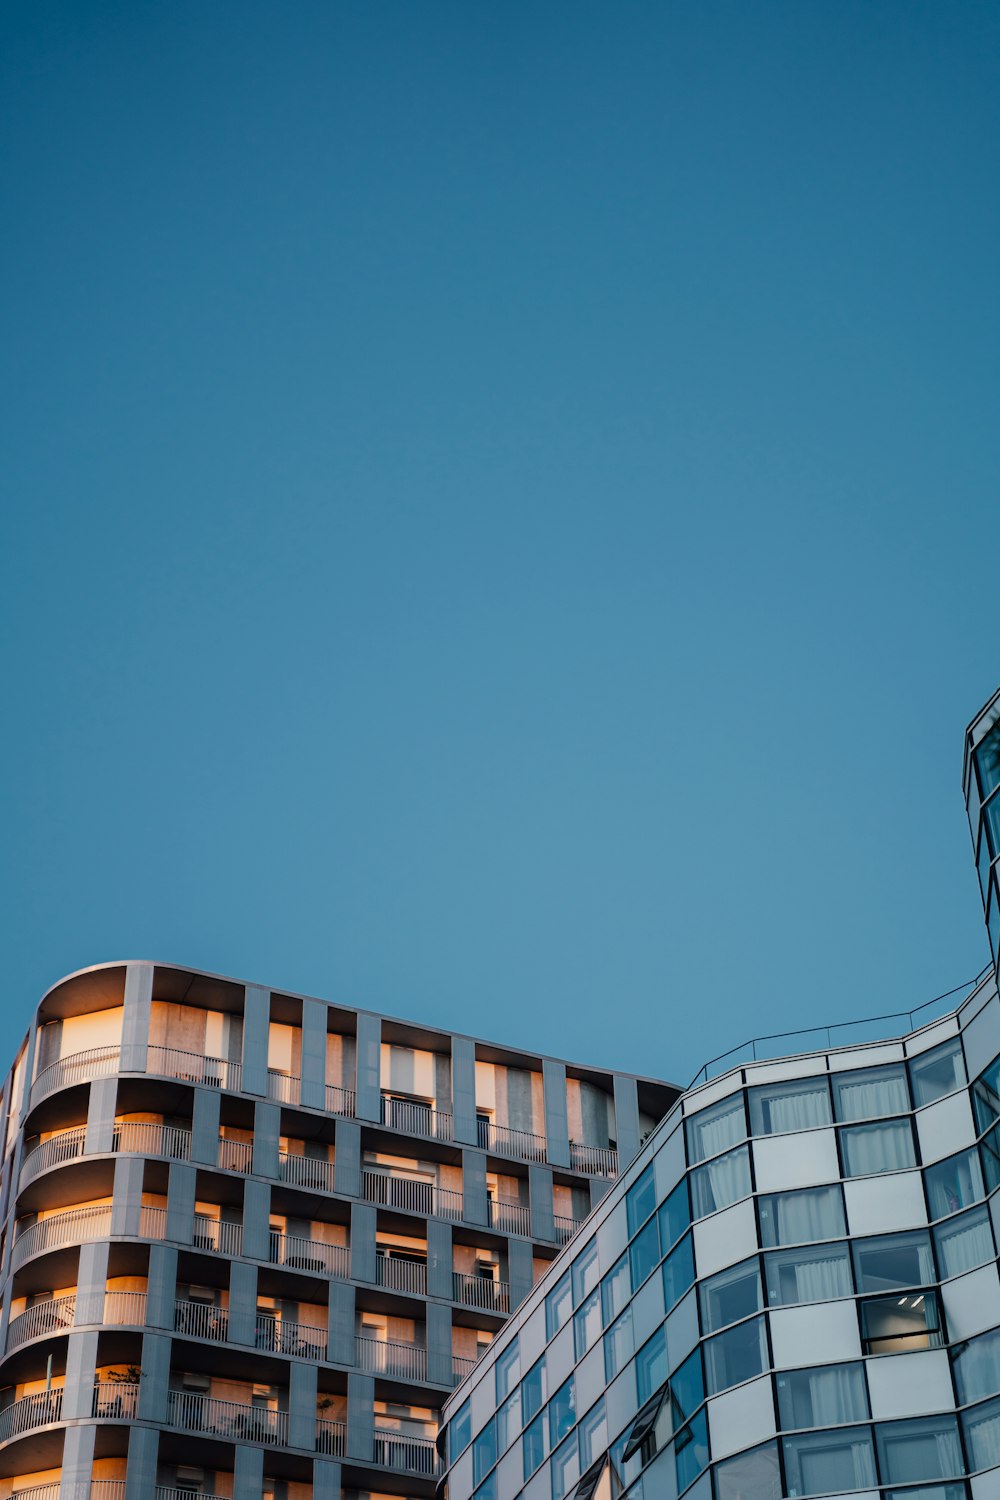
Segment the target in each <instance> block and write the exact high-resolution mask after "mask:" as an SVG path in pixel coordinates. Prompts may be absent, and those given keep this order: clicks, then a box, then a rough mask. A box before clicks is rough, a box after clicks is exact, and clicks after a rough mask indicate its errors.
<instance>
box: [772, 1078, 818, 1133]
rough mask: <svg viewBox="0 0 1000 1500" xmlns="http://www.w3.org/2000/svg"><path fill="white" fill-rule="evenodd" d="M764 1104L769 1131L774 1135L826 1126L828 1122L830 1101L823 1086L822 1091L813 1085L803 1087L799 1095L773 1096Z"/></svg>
mask: <svg viewBox="0 0 1000 1500" xmlns="http://www.w3.org/2000/svg"><path fill="white" fill-rule="evenodd" d="M765 1103H766V1106H767V1112H768V1114H769V1116H770V1120H771V1131H772V1132H773V1133H775V1134H778V1133H780V1132H782V1131H786V1130H810V1129H812V1127H813V1126H814V1125H827V1124H829V1121H830V1101H829V1098H828V1096H827V1092H826V1087H825V1085H824V1087H823V1088H822V1089H817V1088H816V1086H815V1084H813V1085H811V1086H808V1087H807V1086H805V1085H803V1089H802V1092H801V1093H794V1094H775V1095H774V1096H773V1097H772V1098H770V1099H767V1100H765Z"/></svg>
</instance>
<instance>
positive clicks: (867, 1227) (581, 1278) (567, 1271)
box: [442, 694, 1000, 1500]
mask: <svg viewBox="0 0 1000 1500" xmlns="http://www.w3.org/2000/svg"><path fill="white" fill-rule="evenodd" d="M964 777H965V780H964V791H965V794H966V800H967V806H968V810H969V820H970V826H971V829H972V836H973V842H974V847H975V857H976V864H977V869H978V872H979V879H980V884H981V888H982V892H983V903H984V910H985V913H986V919H987V926H988V930H989V934H990V943H991V948H992V953H993V958H994V964H995V963H996V960H997V958H998V946H1000V884H998V874H1000V863H998V861H997V859H996V856H997V855H998V853H1000V694H998V695H997V696H996V697H994V699H993V700H992V701H991V703H990V704H988V705H987V707H986V708H985V709H983V711H982V712H981V713H980V714H979V715H977V717H976V719H975V720H974V721H973V723H972V725H971V726H970V727H969V730H968V731H967V735H966V754H965V768H964ZM969 989H970V991H971V992H969V993H966V994H964V996H963V998H962V1000H961V1003H960V1004H958V1005H957V1006H955V1001H954V999H951V1000H949V1001H947V1006H948V1007H952V1006H954V1007H955V1008H954V1009H949V1011H948V1013H947V1014H944V1015H941V1014H940V1009H941V1007H940V1006H938V1007H936V1008H935V1009H934V1010H933V1011H931V1012H927V1011H925V1012H924V1013H923V1014H922V1015H919V1016H918V1015H913V1016H908V1017H902V1018H899V1019H898V1022H897V1024H895V1025H893V1024H892V1023H891V1022H889V1023H888V1024H884V1025H882V1026H877V1025H872V1026H870V1027H868V1028H867V1038H868V1039H867V1040H865V1041H858V1040H855V1039H854V1038H853V1037H851V1036H850V1035H848V1034H846V1032H845V1031H843V1030H841V1031H839V1032H838V1029H837V1028H831V1033H830V1034H829V1035H828V1036H825V1037H823V1045H822V1047H821V1048H820V1049H819V1050H811V1049H814V1048H815V1047H816V1041H817V1037H816V1034H815V1032H813V1033H810V1034H809V1035H808V1042H807V1043H806V1042H800V1045H802V1046H803V1047H805V1046H806V1045H807V1046H808V1047H809V1049H810V1050H801V1051H796V1048H795V1045H794V1043H793V1042H789V1043H784V1044H782V1050H783V1052H784V1053H785V1054H786V1055H784V1056H781V1057H775V1056H773V1055H772V1056H770V1057H768V1056H766V1055H762V1052H761V1049H759V1048H757V1047H754V1046H752V1045H751V1046H749V1047H748V1048H747V1049H745V1050H741V1052H740V1054H739V1055H730V1056H729V1057H727V1058H725V1059H722V1060H720V1061H719V1063H718V1065H717V1066H716V1067H714V1068H711V1069H708V1070H706V1071H705V1073H704V1074H703V1076H702V1077H701V1078H700V1079H699V1080H698V1081H697V1082H696V1084H695V1085H694V1086H692V1087H691V1088H690V1089H689V1090H688V1091H687V1092H686V1093H685V1094H684V1096H683V1097H682V1098H681V1099H680V1100H678V1102H677V1103H676V1104H675V1106H674V1107H673V1109H672V1110H671V1111H670V1113H669V1114H668V1115H667V1117H666V1118H665V1119H664V1120H663V1121H662V1122H661V1124H660V1125H659V1126H658V1127H657V1129H656V1130H655V1131H654V1132H653V1134H652V1136H651V1137H650V1138H649V1140H648V1141H647V1142H646V1143H645V1145H644V1146H643V1148H642V1150H641V1152H640V1153H639V1156H638V1157H637V1158H636V1159H635V1160H634V1161H633V1162H632V1163H631V1165H630V1166H628V1168H627V1169H626V1170H625V1171H624V1172H623V1173H622V1175H621V1176H620V1177H619V1178H618V1180H617V1181H616V1182H615V1183H614V1184H613V1186H612V1187H611V1188H610V1190H609V1192H608V1193H607V1195H606V1196H605V1197H604V1198H603V1199H602V1200H601V1201H600V1202H599V1204H598V1205H597V1207H596V1209H595V1211H594V1212H593V1213H592V1214H591V1216H590V1218H589V1219H588V1220H587V1223H586V1225H585V1226H584V1227H583V1228H582V1229H581V1230H580V1232H579V1233H578V1235H577V1236H576V1238H575V1239H574V1241H573V1242H572V1244H570V1245H568V1246H567V1247H565V1248H564V1249H563V1251H562V1252H561V1254H560V1255H559V1256H558V1258H557V1259H556V1260H555V1261H554V1263H553V1264H552V1265H551V1266H550V1267H548V1268H547V1270H546V1272H545V1275H544V1276H543V1277H542V1279H541V1280H540V1281H539V1282H538V1284H537V1285H536V1286H535V1287H534V1288H533V1289H532V1291H531V1292H530V1293H529V1295H528V1297H527V1298H526V1299H525V1301H524V1302H523V1303H522V1304H521V1306H520V1307H519V1308H517V1310H516V1311H515V1313H514V1315H513V1316H512V1317H511V1319H510V1320H509V1322H508V1323H507V1324H506V1325H505V1326H504V1328H503V1329H502V1330H501V1331H500V1333H499V1334H498V1335H497V1338H496V1339H495V1340H494V1341H493V1343H492V1344H491V1345H490V1347H489V1349H488V1350H487V1351H486V1352H485V1354H484V1355H483V1357H482V1359H481V1360H480V1361H479V1363H478V1364H477V1365H476V1367H475V1369H474V1371H473V1372H472V1374H471V1375H469V1376H468V1377H466V1379H465V1380H464V1381H463V1382H462V1384H461V1385H460V1386H459V1388H458V1389H457V1390H456V1391H455V1392H454V1393H453V1394H452V1395H451V1396H450V1397H449V1399H448V1401H447V1403H446V1405H445V1411H444V1418H445V1423H446V1430H445V1432H444V1434H443V1435H442V1436H443V1440H444V1441H443V1444H442V1446H443V1447H444V1449H445V1452H446V1454H447V1475H446V1481H445V1484H444V1486H443V1491H444V1493H445V1494H446V1495H447V1500H616V1497H618V1496H623V1497H625V1500H675V1497H678V1496H680V1495H683V1496H684V1497H685V1500H781V1497H783V1496H811V1497H820V1496H823V1497H833V1496H845V1495H850V1496H852V1497H853V1500H880V1497H881V1500H998V1497H1000V1275H998V1265H997V1249H998V1246H1000V1193H998V1189H1000V1000H998V996H997V980H996V973H995V970H994V968H993V967H991V968H989V969H987V970H986V971H984V973H983V974H982V975H980V977H979V979H978V980H977V981H975V983H974V984H973V985H972V986H971V987H969ZM884 1019H885V1018H883V1020H884ZM873 1036H875V1037H878V1038H879V1039H878V1040H871V1038H872V1037H873ZM889 1038H891V1039H889Z"/></svg>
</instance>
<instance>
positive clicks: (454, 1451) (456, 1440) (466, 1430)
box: [448, 1401, 472, 1463]
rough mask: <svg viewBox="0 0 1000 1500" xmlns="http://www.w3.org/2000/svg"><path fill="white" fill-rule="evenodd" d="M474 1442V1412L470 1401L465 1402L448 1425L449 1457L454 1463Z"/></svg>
mask: <svg viewBox="0 0 1000 1500" xmlns="http://www.w3.org/2000/svg"><path fill="white" fill-rule="evenodd" d="M471 1441H472V1410H471V1408H470V1406H469V1403H468V1401H463V1402H462V1404H461V1406H460V1407H459V1408H458V1411H457V1412H456V1413H455V1415H454V1416H453V1417H452V1419H451V1422H450V1423H449V1424H448V1456H449V1458H450V1459H451V1461H452V1463H454V1461H455V1459H456V1458H457V1457H458V1455H459V1454H460V1453H464V1452H465V1450H466V1448H467V1447H468V1446H469V1444H470V1442H471Z"/></svg>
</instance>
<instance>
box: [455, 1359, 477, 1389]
mask: <svg viewBox="0 0 1000 1500" xmlns="http://www.w3.org/2000/svg"><path fill="white" fill-rule="evenodd" d="M475 1363H476V1361H475V1360H474V1359H468V1358H467V1357H466V1356H465V1355H464V1354H453V1355H452V1357H451V1377H452V1379H453V1380H454V1382H455V1384H456V1385H457V1384H458V1382H459V1381H460V1380H464V1379H465V1377H466V1375H468V1373H469V1371H470V1370H471V1369H472V1367H473V1365H474V1364H475Z"/></svg>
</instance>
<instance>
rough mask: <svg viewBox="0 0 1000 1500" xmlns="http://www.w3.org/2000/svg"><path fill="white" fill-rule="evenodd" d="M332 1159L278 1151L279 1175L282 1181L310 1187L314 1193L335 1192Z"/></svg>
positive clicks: (296, 1185)
mask: <svg viewBox="0 0 1000 1500" xmlns="http://www.w3.org/2000/svg"><path fill="white" fill-rule="evenodd" d="M333 1167H334V1164H333V1162H332V1161H328V1160H325V1159H324V1158H323V1157H317V1156H300V1155H298V1154H297V1153H296V1152H292V1151H279V1152H278V1175H279V1177H280V1178H281V1180H282V1182H290V1183H293V1184H294V1186H295V1187H302V1188H309V1189H310V1191H311V1192H314V1193H332V1192H333Z"/></svg>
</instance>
